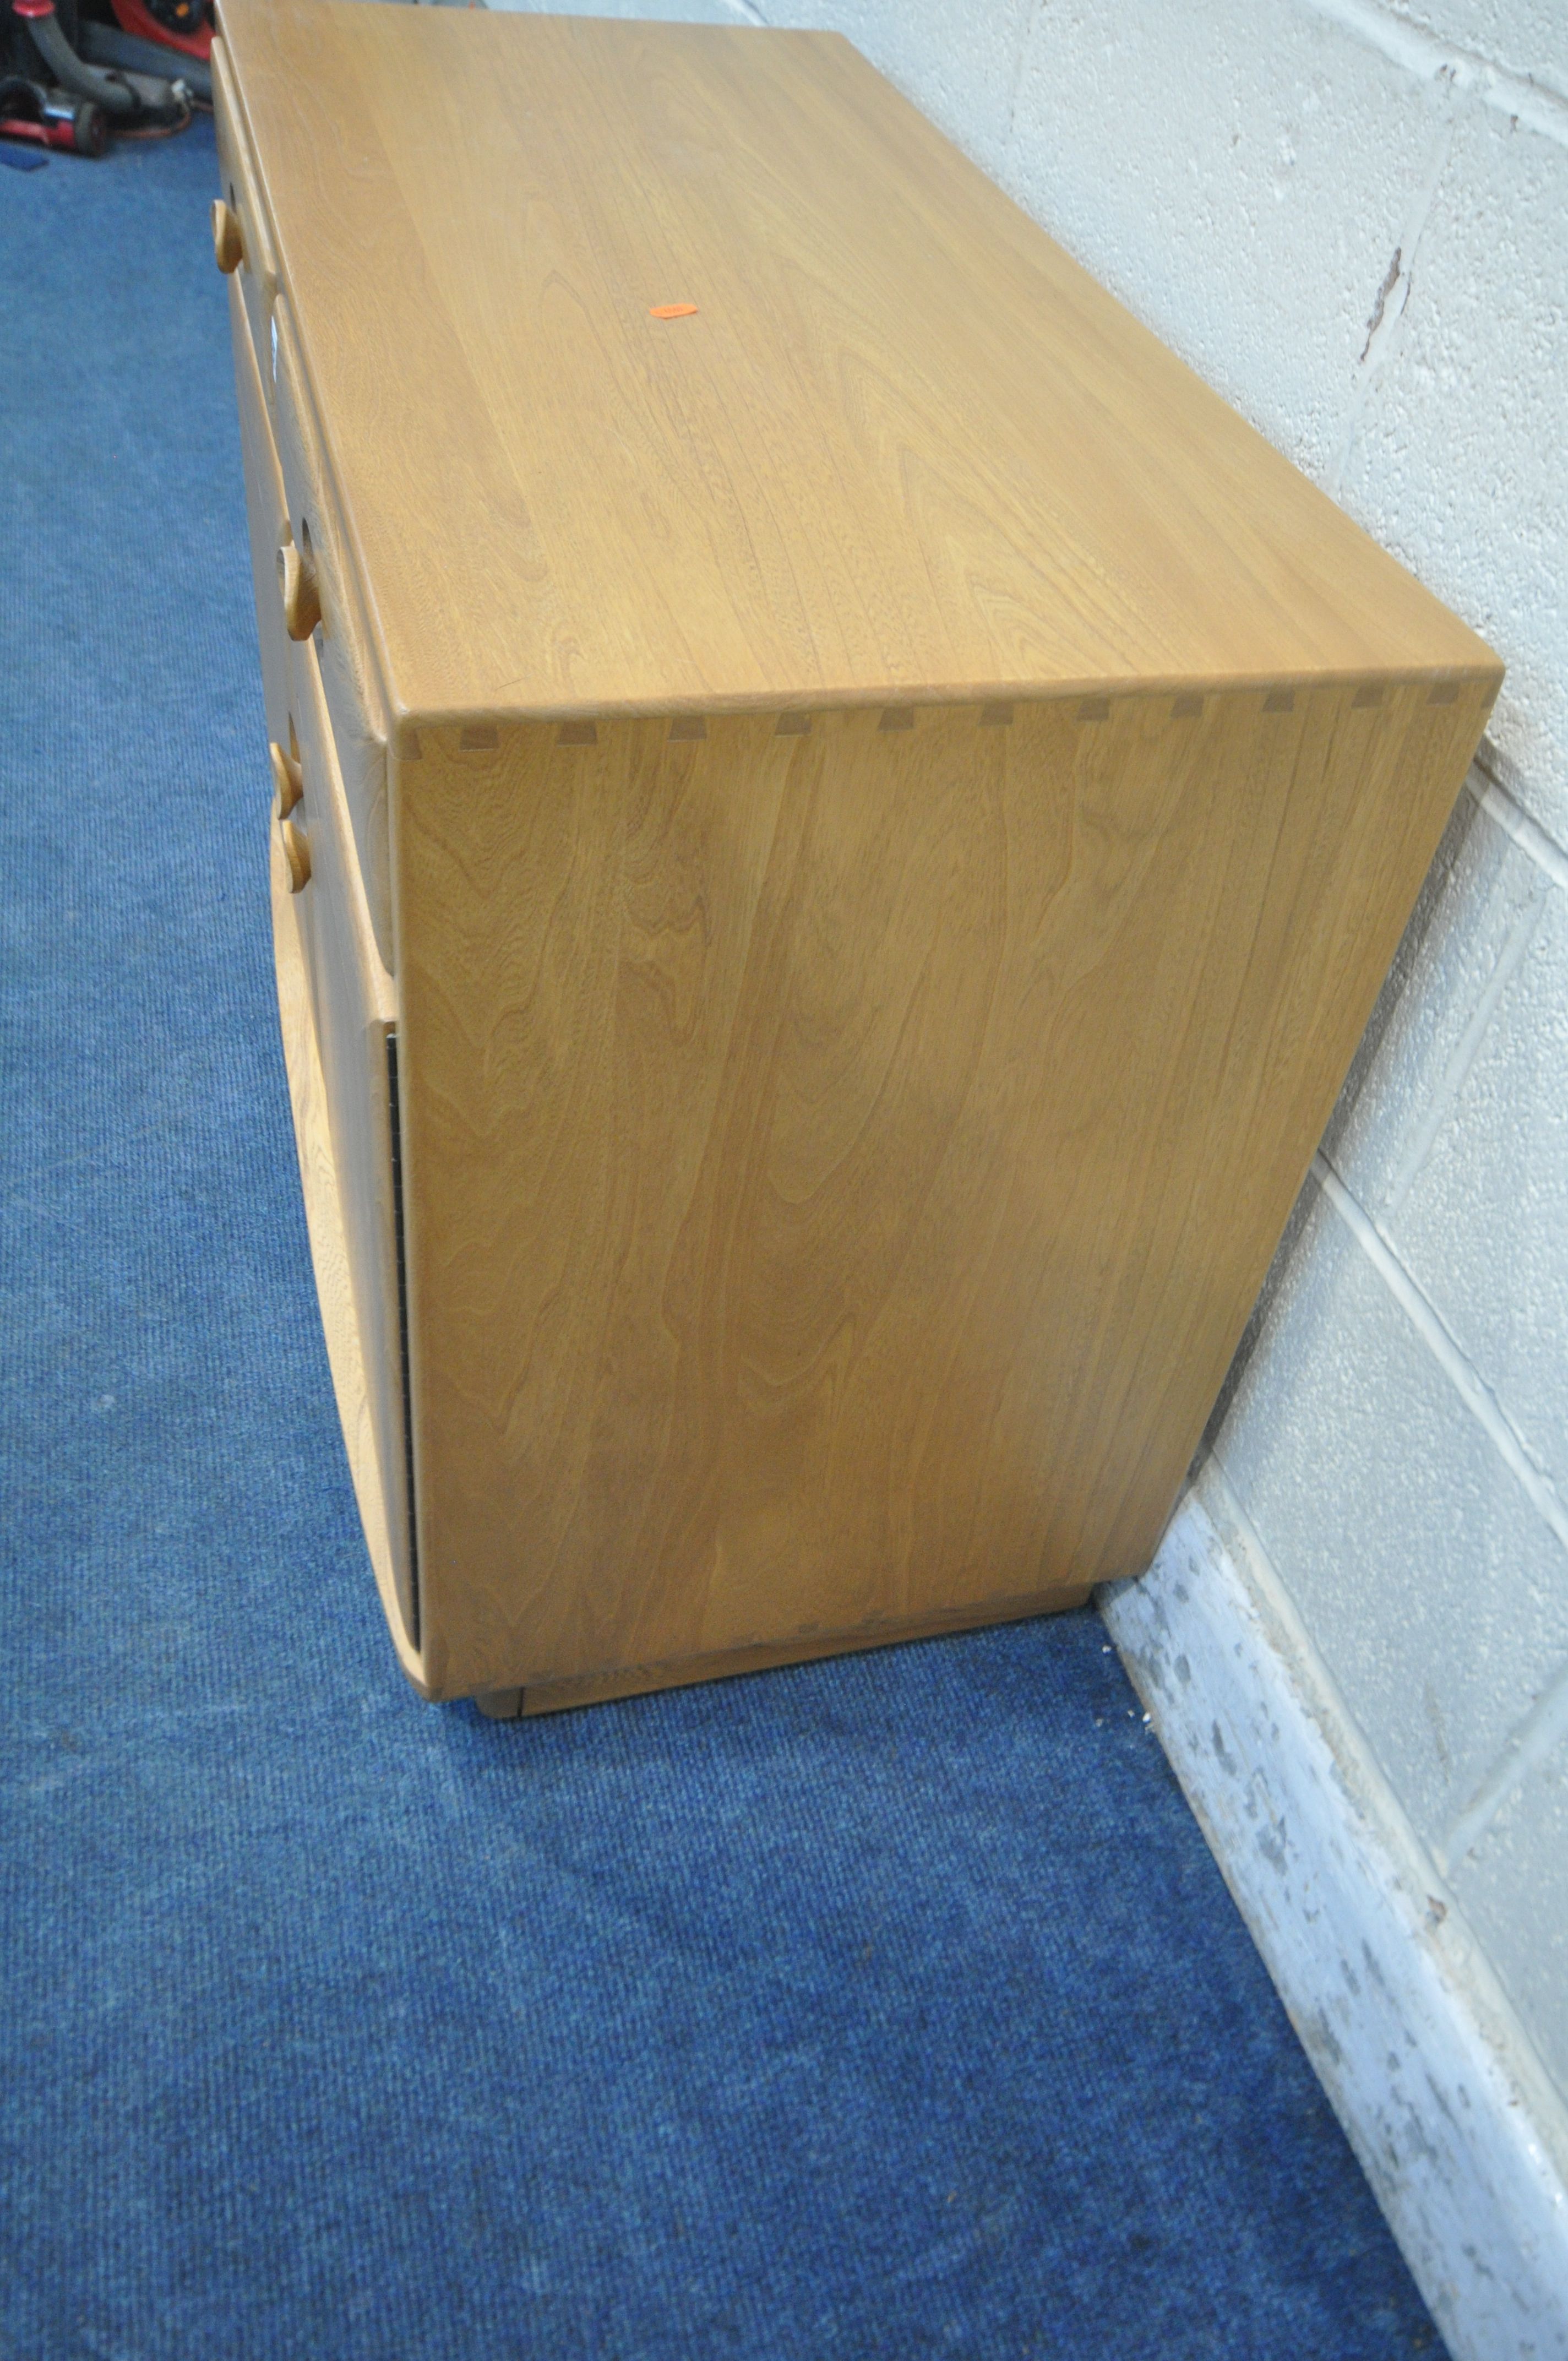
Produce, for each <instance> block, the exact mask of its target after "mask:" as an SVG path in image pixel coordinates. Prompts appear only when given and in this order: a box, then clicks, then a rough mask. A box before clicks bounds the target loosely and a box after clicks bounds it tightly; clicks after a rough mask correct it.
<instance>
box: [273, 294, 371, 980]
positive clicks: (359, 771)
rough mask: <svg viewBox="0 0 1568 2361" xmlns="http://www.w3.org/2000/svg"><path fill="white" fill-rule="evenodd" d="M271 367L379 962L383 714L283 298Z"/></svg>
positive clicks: (282, 453)
mask: <svg viewBox="0 0 1568 2361" xmlns="http://www.w3.org/2000/svg"><path fill="white" fill-rule="evenodd" d="M272 325H273V331H274V335H275V337H276V346H275V350H276V354H277V374H276V382H275V387H274V401H273V417H274V420H275V423H276V425H277V430H278V456H279V460H280V466H281V468H282V474H283V483H284V487H285V489H286V490H287V493H288V496H289V516H290V530H291V533H292V536H293V539H294V542H295V544H296V546H297V547H298V548H300V549H302V550H303V551H305V552H307V553H308V555H309V556H310V558H311V561H312V564H313V566H314V569H315V577H316V584H317V588H318V591H319V594H320V600H321V623H320V626H319V634H318V635H313V636H315V641H316V647H317V650H318V653H319V657H320V663H321V679H322V687H323V692H324V694H325V697H326V702H327V709H328V711H329V712H330V714H331V716H332V723H333V734H334V740H335V741H336V746H337V754H338V763H339V767H340V770H341V773H342V776H343V783H344V787H345V792H346V795H347V798H348V809H349V813H350V816H351V818H352V821H353V828H354V841H355V845H356V851H357V858H358V862H359V866H360V869H361V872H362V873H363V876H364V881H365V893H366V899H367V905H368V907H369V912H370V921H371V926H372V928H373V930H374V933H375V937H376V947H377V950H378V954H379V956H380V960H381V964H382V965H383V966H384V967H385V968H387V969H388V970H389V971H390V970H391V969H392V967H393V966H394V959H393V951H392V917H391V876H390V866H389V862H390V856H389V831H388V818H387V723H386V719H385V714H384V709H383V708H382V703H381V697H380V691H379V689H378V686H377V684H376V680H375V677H374V674H373V672H372V670H371V667H370V664H369V661H368V659H367V654H366V652H365V650H366V633H365V625H364V620H363V610H362V609H361V606H360V601H359V597H358V590H357V585H356V577H355V572H354V567H353V563H352V560H351V558H350V555H349V553H348V552H347V551H346V549H345V546H344V543H343V535H342V530H341V527H340V525H339V523H338V520H337V513H336V504H335V500H334V494H333V490H332V487H331V484H330V481H329V479H328V477H327V473H326V469H325V466H324V463H323V458H322V453H321V433H320V429H319V427H318V425H317V423H316V421H315V418H314V416H313V412H312V409H311V401H310V396H309V393H308V392H307V390H306V388H305V381H304V374H303V371H302V369H301V367H300V361H299V355H298V351H297V348H296V346H295V341H294V328H293V322H292V320H291V317H290V313H289V304H288V300H287V298H286V297H285V296H282V295H280V296H279V298H278V300H277V302H276V303H275V304H274V306H273V313H272Z"/></svg>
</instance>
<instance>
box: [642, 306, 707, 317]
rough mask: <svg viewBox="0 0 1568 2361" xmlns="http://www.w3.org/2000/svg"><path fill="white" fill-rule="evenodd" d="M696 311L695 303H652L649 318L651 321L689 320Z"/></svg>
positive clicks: (649, 307)
mask: <svg viewBox="0 0 1568 2361" xmlns="http://www.w3.org/2000/svg"><path fill="white" fill-rule="evenodd" d="M695 311H696V304H695V303H650V304H649V306H648V317H649V318H650V319H651V320H689V319H690V318H691V316H692V314H693V313H694V312H695Z"/></svg>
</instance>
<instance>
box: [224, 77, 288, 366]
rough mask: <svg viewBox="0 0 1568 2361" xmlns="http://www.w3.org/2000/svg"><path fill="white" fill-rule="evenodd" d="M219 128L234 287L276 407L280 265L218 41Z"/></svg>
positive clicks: (255, 353) (257, 359) (241, 120)
mask: <svg viewBox="0 0 1568 2361" xmlns="http://www.w3.org/2000/svg"><path fill="white" fill-rule="evenodd" d="M212 64H213V124H214V130H215V131H216V134H217V148H218V174H219V180H220V183H221V190H222V194H223V198H224V201H225V203H226V204H227V206H228V208H229V211H230V212H231V213H232V214H235V215H236V218H237V220H238V222H239V230H240V238H241V241H242V244H243V247H244V258H243V259H242V261H241V263H240V266H239V269H237V270H236V271H235V272H233V273H232V275H231V277H230V281H229V284H230V286H231V287H236V288H237V289H238V291H239V295H240V299H241V302H242V303H243V305H244V310H245V317H246V324H247V329H248V331H249V335H250V342H251V349H252V352H253V354H254V356H255V361H256V368H257V378H258V385H259V386H260V387H261V390H262V399H263V401H264V402H265V403H266V404H267V406H268V408H269V409H270V407H271V389H270V379H271V368H270V360H271V345H272V305H273V302H275V300H276V298H277V293H278V266H277V263H276V261H275V259H274V257H273V249H272V239H271V235H270V232H269V228H268V225H267V215H266V214H265V212H264V211H263V209H262V205H261V201H260V197H259V194H258V190H257V185H256V176H255V174H254V172H253V171H252V170H251V164H250V148H249V143H248V141H247V138H246V136H245V128H244V122H243V118H242V116H241V115H240V111H239V104H238V101H237V100H236V96H235V91H234V82H233V78H232V76H231V75H230V73H229V70H228V57H227V52H226V51H225V48H224V45H223V42H222V41H221V40H215V41H214V43H213V60H212Z"/></svg>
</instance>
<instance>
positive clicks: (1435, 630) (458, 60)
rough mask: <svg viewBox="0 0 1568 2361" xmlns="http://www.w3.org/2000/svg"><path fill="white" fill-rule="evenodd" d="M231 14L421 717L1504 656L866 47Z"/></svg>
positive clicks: (308, 338) (265, 10)
mask: <svg viewBox="0 0 1568 2361" xmlns="http://www.w3.org/2000/svg"><path fill="white" fill-rule="evenodd" d="M221 14H222V30H223V35H224V38H225V42H226V44H227V49H228V53H229V60H230V62H231V64H232V65H233V67H234V69H235V78H236V84H237V88H238V92H239V99H240V105H241V108H242V111H243V115H244V118H245V124H246V127H247V136H248V137H249V139H250V141H251V143H252V147H253V150H254V158H255V162H256V167H257V171H258V180H259V182H260V184H261V188H262V192H263V200H264V203H265V205H266V208H267V211H268V214H269V222H270V226H271V229H272V233H273V238H274V242H275V245H276V248H277V255H278V269H279V275H280V282H281V284H282V286H283V288H284V290H285V291H286V293H287V297H288V300H289V302H290V304H291V310H292V313H293V315H294V319H295V322H296V324H297V327H298V332H299V337H300V343H301V346H302V353H303V357H304V365H305V368H306V372H307V375H308V379H309V381H310V388H311V394H312V399H313V402H314V405H315V408H316V412H317V415H318V420H319V423H320V431H321V434H322V436H323V443H324V445H325V458H326V463H327V469H328V473H329V476H330V480H331V483H332V486H333V489H334V496H335V498H336V499H337V500H338V502H339V504H340V507H341V510H342V518H343V523H344V527H345V534H346V539H347V544H348V546H349V547H350V549H351V550H352V552H353V553H354V555H355V559H356V564H357V566H358V567H359V569H360V572H361V575H362V587H363V591H364V597H365V604H366V608H367V614H368V617H369V624H370V630H371V634H372V638H373V640H374V642H375V649H376V656H377V661H378V664H379V666H380V668H381V670H382V674H383V679H384V686H385V688H386V691H387V694H388V697H389V704H390V706H391V708H392V709H393V710H394V711H395V712H400V713H402V714H406V715H412V716H416V717H422V718H430V719H435V718H442V717H448V716H457V715H461V714H464V713H473V712H476V711H482V712H484V713H486V714H495V715H506V714H515V715H518V716H534V717H541V718H543V717H549V716H553V715H561V716H566V715H571V714H574V713H576V714H584V713H599V714H602V713H607V712H614V711H618V710H619V711H622V712H629V713H630V712H638V711H665V712H668V711H678V710H681V709H683V708H686V709H703V708H707V709H717V710H722V709H736V710H745V709H756V708H768V707H770V706H788V705H796V706H832V705H854V704H862V703H876V702H879V701H888V702H892V701H897V700H908V699H920V700H929V701H933V702H949V703H950V702H952V701H954V700H955V699H959V700H961V699H964V698H968V697H975V698H984V697H1005V696H1026V695H1030V694H1034V695H1053V694H1067V693H1070V692H1072V691H1073V690H1075V689H1083V690H1093V689H1101V690H1104V689H1108V688H1114V687H1116V686H1118V685H1125V686H1129V687H1130V686H1134V685H1137V686H1144V687H1149V686H1165V685H1169V686H1172V687H1179V686H1181V685H1182V684H1183V683H1196V682H1202V683H1204V684H1206V685H1210V686H1223V685H1234V686H1240V685H1243V684H1247V683H1256V684H1264V683H1267V684H1281V683H1283V684H1289V683H1304V682H1307V681H1311V680H1324V679H1331V680H1332V679H1340V680H1343V679H1354V678H1361V677H1364V676H1374V677H1376V678H1380V679H1382V678H1397V677H1412V676H1419V675H1423V674H1428V673H1439V674H1453V675H1468V676H1471V677H1477V676H1480V677H1489V678H1493V679H1495V678H1497V677H1498V676H1500V671H1501V667H1500V666H1499V665H1498V664H1497V660H1496V659H1495V657H1494V656H1493V655H1492V653H1491V652H1490V651H1489V650H1488V649H1487V648H1486V645H1485V643H1484V642H1482V641H1481V640H1479V639H1478V638H1477V637H1476V636H1475V634H1474V633H1473V632H1472V631H1469V630H1467V629H1466V628H1465V626H1464V624H1462V623H1460V622H1459V621H1458V620H1456V619H1455V618H1454V617H1453V616H1452V615H1451V614H1450V613H1449V612H1448V611H1447V609H1444V608H1443V607H1442V605H1441V604H1440V602H1439V601H1438V600H1437V599H1436V598H1432V597H1431V595H1430V594H1429V593H1428V592H1426V591H1425V590H1423V589H1422V588H1420V585H1419V584H1418V583H1416V582H1415V581H1414V580H1413V579H1412V578H1411V577H1410V576H1409V574H1407V573H1406V572H1405V571H1404V569H1403V568H1402V567H1401V566H1398V564H1397V563H1396V562H1395V561H1394V560H1393V559H1392V558H1391V557H1389V556H1387V555H1386V554H1385V553H1384V552H1383V551H1382V550H1380V549H1379V548H1378V547H1377V546H1376V544H1374V543H1373V542H1372V541H1371V540H1370V539H1369V538H1368V537H1367V536H1366V535H1365V533H1362V532H1361V531H1360V530H1359V529H1358V528H1357V527H1356V526H1355V525H1354V524H1353V523H1351V522H1349V520H1348V519H1347V518H1345V517H1344V516H1343V515H1342V514H1341V512H1340V511H1338V510H1337V509H1336V508H1335V507H1334V506H1333V504H1332V501H1330V500H1328V499H1327V498H1326V497H1325V496H1324V495H1323V494H1322V493H1321V492H1320V491H1318V490H1317V489H1316V488H1315V487H1314V486H1312V485H1311V484H1310V483H1309V482H1308V480H1307V479H1306V478H1305V477H1303V476H1302V475H1300V474H1299V472H1298V471H1297V470H1296V469H1295V468H1294V467H1291V466H1290V464H1289V463H1288V461H1287V460H1286V459H1284V458H1282V457H1281V456H1279V454H1278V453H1277V452H1276V451H1275V450H1274V449H1273V448H1272V447H1271V446H1270V445H1268V444H1267V443H1266V441H1265V440H1264V439H1263V437H1262V436H1260V435H1259V434H1256V433H1255V432H1254V430H1253V429H1252V428H1251V427H1249V426H1248V425H1246V424H1245V422H1244V421H1243V420H1241V419H1240V418H1239V417H1238V416H1237V415H1236V414H1235V412H1234V411H1232V410H1231V409H1229V408H1228V406H1227V405H1226V404H1225V403H1224V402H1223V401H1221V400H1220V399H1219V397H1218V396H1217V395H1215V394H1214V393H1212V391H1211V390H1209V389H1208V388H1207V387H1206V386H1204V385H1203V384H1202V383H1201V380H1200V379H1198V378H1197V377H1195V376H1194V375H1193V374H1192V372H1191V371H1190V369H1188V368H1186V367H1185V366H1184V365H1183V364H1182V363H1181V362H1180V361H1179V360H1178V359H1176V358H1175V357H1174V356H1173V355H1171V354H1170V353H1169V352H1168V351H1167V350H1166V349H1165V347H1164V346H1161V345H1160V344H1159V342H1158V341H1157V338H1156V337H1154V336H1153V335H1150V334H1149V333H1148V331H1146V329H1144V328H1143V327H1141V326H1140V325H1139V324H1138V323H1137V322H1136V321H1135V319H1134V318H1133V317H1132V316H1131V314H1130V313H1127V312H1126V311H1124V309H1123V308H1122V306H1121V305H1120V304H1118V303H1117V302H1115V301H1114V300H1113V298H1112V297H1111V296H1109V295H1108V294H1106V293H1105V292H1104V291H1103V290H1102V289H1101V288H1100V287H1099V286H1097V285H1096V284H1095V282H1094V281H1093V280H1091V278H1090V277H1089V276H1088V275H1087V273H1085V272H1084V271H1083V270H1081V269H1080V268H1079V267H1078V266H1077V264H1075V263H1074V262H1072V261H1071V260H1070V259H1069V257H1068V256H1067V255H1066V254H1064V253H1063V252H1062V250H1061V249H1060V247H1057V246H1056V245H1054V244H1053V243H1052V241H1051V240H1050V239H1049V238H1048V237H1047V236H1045V235H1044V233H1043V232H1042V231H1041V230H1039V229H1038V228H1036V226H1035V225H1034V224H1033V223H1031V222H1030V221H1029V220H1028V219H1027V217H1026V216H1025V214H1022V213H1021V212H1020V211H1019V210H1018V209H1017V208H1016V207H1015V206H1014V204H1013V203H1011V202H1010V201H1009V200H1008V199H1007V198H1006V197H1004V196H1003V195H1002V194H1001V192H999V191H998V190H996V189H995V188H994V187H993V186H992V184H991V183H990V182H989V181H987V180H986V179H985V178H984V177H983V175H982V174H981V172H979V171H978V170H976V169H975V168H974V167H973V166H971V165H970V164H969V163H968V162H967V161H966V160H965V159H963V158H962V157H961V156H960V155H959V153H958V151H957V150H956V149H955V148H952V147H951V146H950V145H949V144H948V142H947V141H946V140H945V139H944V138H943V137H941V136H940V134H939V133H938V132H937V131H936V130H934V129H933V128H932V126H930V125H929V124H928V123H927V122H926V121H925V120H924V118H923V117H922V116H921V115H919V114H917V113H916V110H915V109H914V108H913V107H912V106H910V105H909V104H906V102H905V100H904V99H902V98H901V97H900V96H899V95H898V94H897V93H896V92H894V90H893V89H892V87H891V86H890V85H889V84H888V83H887V82H884V81H883V80H882V79H881V77H880V76H879V75H877V74H876V73H875V72H874V71H872V68H871V67H870V66H869V65H867V64H866V63H865V61H864V60H862V59H861V57H860V56H858V55H857V53H856V52H855V50H854V49H851V48H850V45H849V44H848V43H847V42H846V41H844V40H842V39H841V38H839V37H838V36H836V35H831V34H824V33H795V32H753V31H748V30H744V29H736V30H733V31H731V30H729V29H726V28H719V27H705V26H688V25H667V24H641V23H626V22H614V21H606V20H597V19H587V18H570V17H550V16H503V15H494V16H492V15H488V14H487V13H485V12H483V11H480V10H473V11H468V10H458V9H433V8H431V9H426V8H408V7H398V6H383V5H365V0H352V5H350V0H223V5H222V11H221ZM1198 259H1199V258H1193V262H1192V265H1191V267H1198ZM1180 267H1182V263H1181V258H1177V257H1173V268H1180ZM685 304H695V305H696V312H695V313H689V314H687V315H685V316H682V317H676V318H668V319H660V318H658V317H655V316H654V313H655V312H656V311H657V309H659V308H660V307H665V306H669V305H685Z"/></svg>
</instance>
